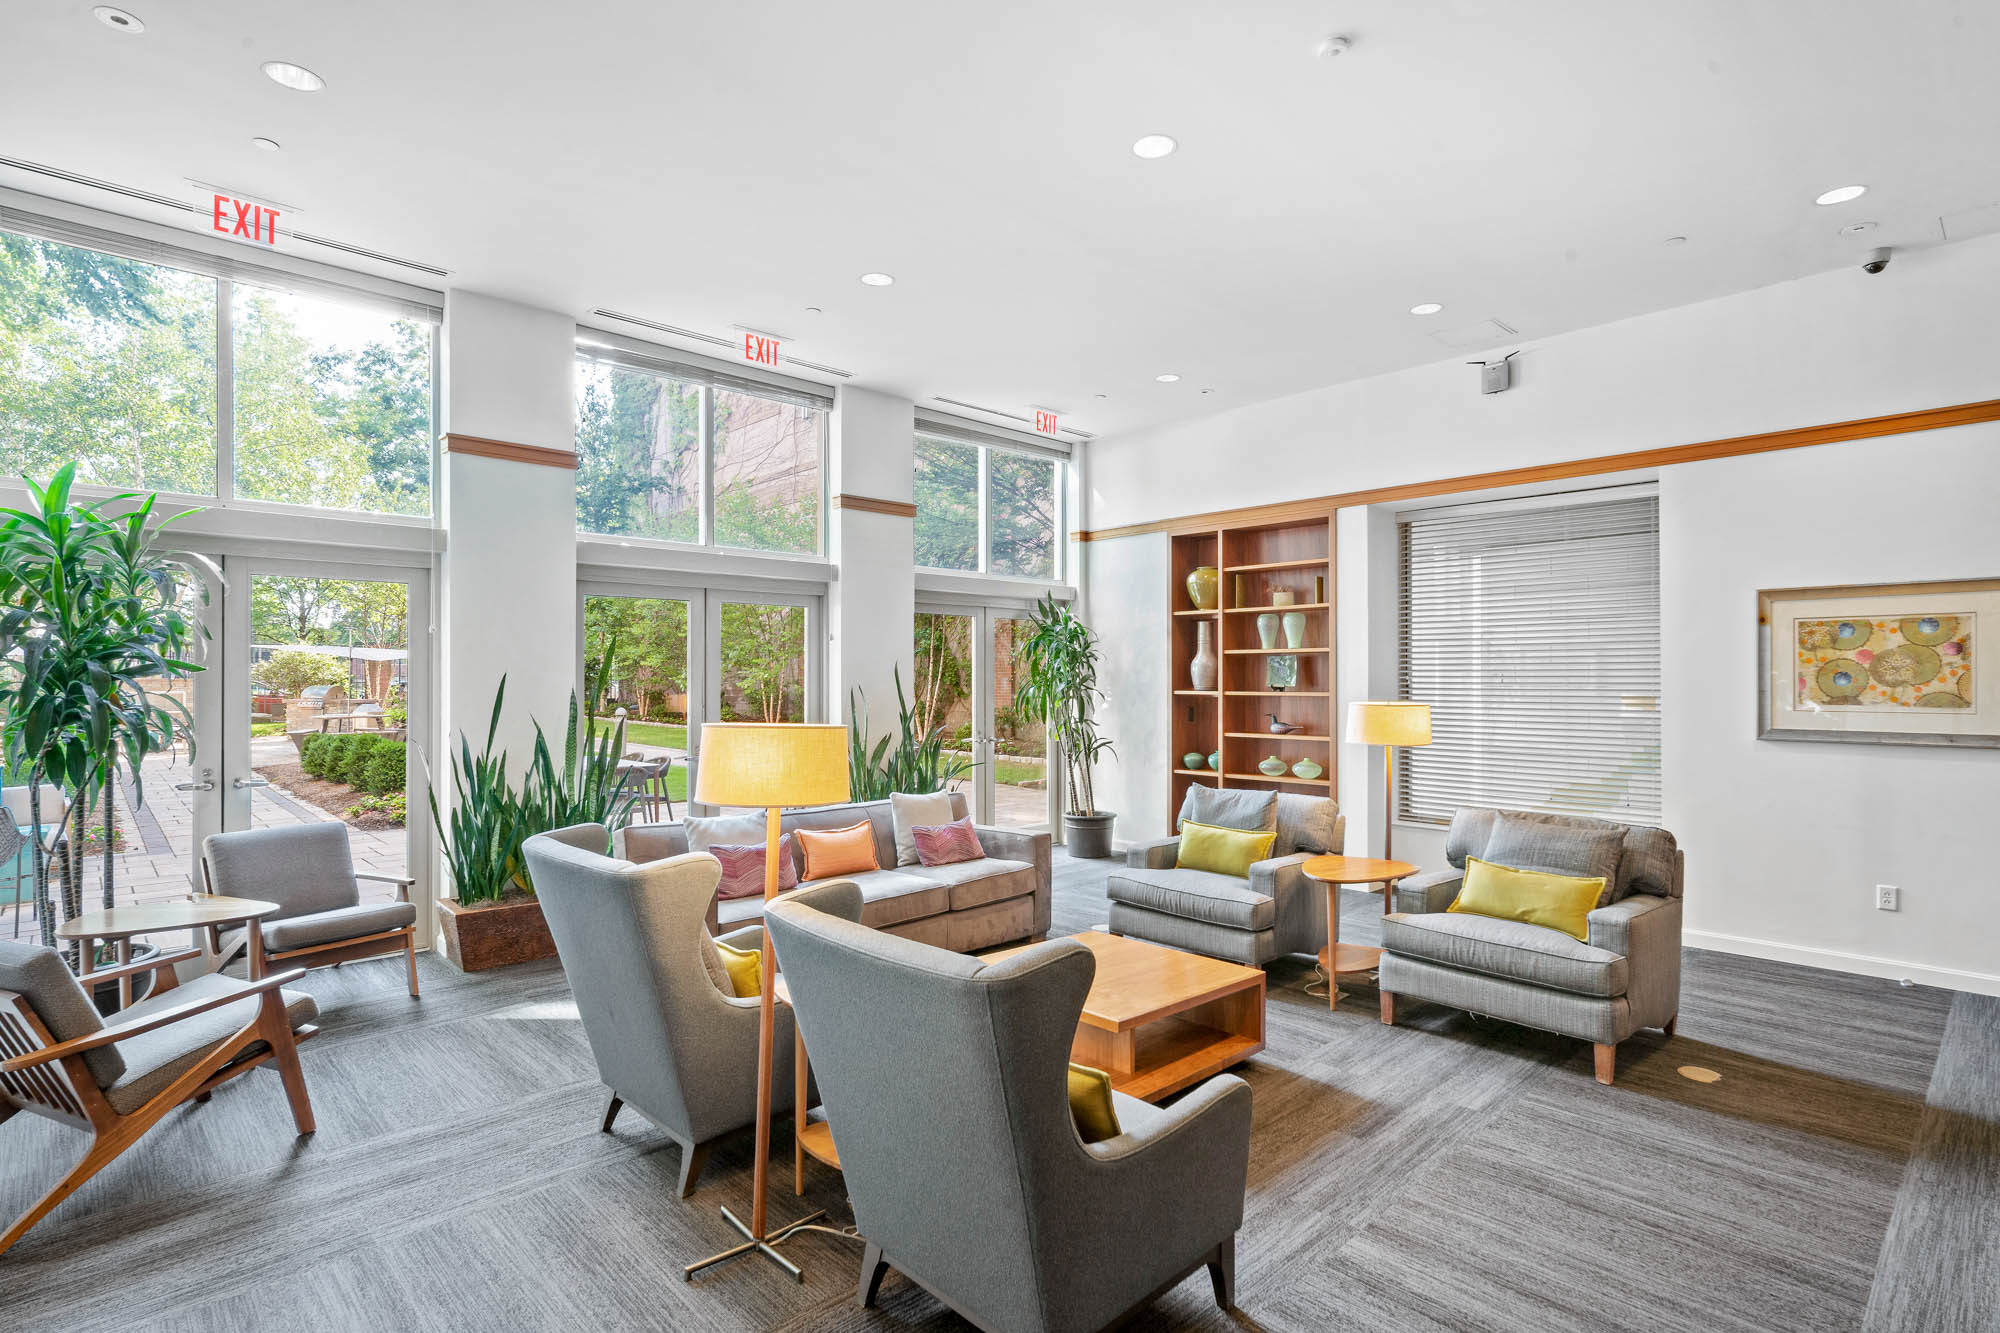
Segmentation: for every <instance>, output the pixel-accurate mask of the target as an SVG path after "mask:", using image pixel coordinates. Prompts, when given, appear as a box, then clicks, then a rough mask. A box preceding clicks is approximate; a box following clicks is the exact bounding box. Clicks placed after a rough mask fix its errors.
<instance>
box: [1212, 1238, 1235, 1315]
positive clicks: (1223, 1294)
mask: <svg viewBox="0 0 2000 1333" xmlns="http://www.w3.org/2000/svg"><path fill="white" fill-rule="evenodd" d="M1208 1281H1209V1285H1210V1286H1212V1287H1214V1288H1215V1303H1216V1305H1217V1307H1218V1308H1220V1309H1224V1310H1233V1309H1235V1308H1236V1237H1234V1236H1231V1237H1230V1238H1229V1239H1228V1240H1225V1241H1223V1242H1222V1244H1220V1245H1218V1246H1216V1247H1215V1257H1214V1258H1213V1259H1210V1260H1209V1261H1208Z"/></svg>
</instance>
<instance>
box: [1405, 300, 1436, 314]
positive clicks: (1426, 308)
mask: <svg viewBox="0 0 2000 1333" xmlns="http://www.w3.org/2000/svg"><path fill="white" fill-rule="evenodd" d="M1442 309H1444V307H1443V306H1441V305H1439V304H1438V303H1437V302H1436V301H1425V302H1424V303H1423V304H1422V305H1413V306H1411V307H1410V313H1411V314H1413V315H1435V314H1436V313H1437V312H1438V311H1440V310H1442Z"/></svg>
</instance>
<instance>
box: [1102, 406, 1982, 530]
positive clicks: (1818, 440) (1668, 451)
mask: <svg viewBox="0 0 2000 1333" xmlns="http://www.w3.org/2000/svg"><path fill="white" fill-rule="evenodd" d="M1981 421H2000V398H1989V399H1986V400H1984V401H1983V402H1977V403H1959V404H1957V405H1955V406H1952V407H1929V408H1924V409H1922V410H1921V411H1916V412H1895V413H1892V414H1890V415H1888V416H1883V417H1862V418H1860V419H1858V420H1854V421H1835V422H1830V423H1828V424H1826V425H1824V426H1800V427H1797V428H1795V429H1792V430H1777V431H1767V432H1765V433H1764V434H1762V435H1738V436H1736V437H1734V438H1733V439H1727V440H1703V441H1701V442H1700V443H1697V444H1672V445H1667V446H1665V447H1662V448H1658V449H1638V450H1634V451H1633V452H1631V453H1624V454H1602V455H1599V456H1598V457H1596V458H1578V459H1573V460H1571V461H1570V462H1567V463H1538V464H1536V465H1534V466H1532V467H1517V468H1507V469H1505V470H1503V471H1499V472H1475V473H1471V474H1469V475H1467V476H1463V477H1445V478H1442V479H1439V480H1436V481H1413V482H1405V483H1403V484H1401V485H1397V486H1377V487H1375V488H1373V489H1371V490H1365V491H1345V492H1342V493H1339V494H1335V495H1316V496H1312V497H1310V498H1308V499H1301V500H1281V501H1278V502H1277V503H1275V504H1267V505H1247V506H1245V507H1243V508H1241V509H1219V510H1213V511H1211V512H1209V513H1206V514H1185V515H1182V516H1180V517H1177V518H1162V519H1155V520H1153V521H1152V522H1149V523H1128V524H1126V525H1125V526H1123V527H1117V528H1094V529H1092V530H1090V531H1088V532H1079V533H1078V534H1077V540H1078V541H1087V542H1091V541H1097V542H1101V541H1109V540H1110V539H1112V538H1114V537H1138V536H1142V535H1144V534H1146V533H1149V532H1164V533H1169V534H1173V535H1179V534H1182V533H1188V532H1202V531H1206V530H1209V529H1213V528H1218V527H1240V526H1244V525H1250V524H1258V523H1286V522H1293V521H1296V520H1298V519H1304V518H1311V517H1314V516H1316V515H1320V514H1324V513H1326V512H1327V511H1328V510H1331V509H1345V508H1348V507H1349V506H1352V505H1370V504H1382V503H1384V502H1386V501H1390V500H1414V499H1421V498H1423V497H1426V496H1432V495H1452V494H1455V493H1457V492H1461V491H1483V490H1487V489H1489V488H1492V487H1497V486H1520V485H1523V484H1527V483H1533V482H1539V481H1562V480H1565V479H1567V478H1570V477H1589V476H1596V475H1599V474H1602V473H1607V472H1629V471H1631V470H1632V469H1634V468H1644V467H1665V466H1668V465H1670V464H1674V463H1701V462H1706V461H1708V460H1710V459H1715V458H1735V457H1739V456H1741V455H1743V454H1765V453H1771V452H1773V451H1775V450H1779V449H1803V448H1806V447H1808V446H1810V445H1815V444H1838V443H1839V442H1841V441H1842V440H1865V439H1870V438H1873V437H1875V436H1878V435H1907V434H1910V433H1912V432H1915V431H1925V430H1943V429H1944V428H1946V427H1948V426H1969V425H1972V424H1974V423H1976V422H1981Z"/></svg>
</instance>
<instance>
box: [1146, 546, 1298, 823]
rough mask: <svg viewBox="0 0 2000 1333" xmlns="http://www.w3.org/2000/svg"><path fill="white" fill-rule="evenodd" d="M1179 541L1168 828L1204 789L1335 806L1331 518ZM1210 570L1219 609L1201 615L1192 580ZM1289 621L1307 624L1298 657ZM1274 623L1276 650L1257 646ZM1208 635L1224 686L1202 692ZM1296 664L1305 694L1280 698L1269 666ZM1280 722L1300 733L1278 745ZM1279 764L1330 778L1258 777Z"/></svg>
mask: <svg viewBox="0 0 2000 1333" xmlns="http://www.w3.org/2000/svg"><path fill="white" fill-rule="evenodd" d="M1171 540H1172V552H1173V556H1172V559H1171V560H1170V561H1169V564H1170V566H1171V569H1170V573H1171V575H1172V580H1173V581H1172V584H1171V586H1170V587H1169V588H1168V598H1169V602H1168V605H1169V608H1170V611H1169V615H1170V618H1171V622H1172V626H1173V630H1172V633H1171V634H1170V635H1169V641H1170V643H1171V645H1172V650H1173V654H1174V661H1173V664H1172V666H1173V670H1172V672H1171V674H1170V677H1169V678H1170V679H1171V680H1172V682H1173V685H1172V689H1173V700H1172V704H1173V746H1172V750H1173V753H1172V755H1171V756H1170V759H1169V765H1170V768H1171V772H1170V774H1169V778H1168V789H1167V798H1168V817H1169V819H1170V820H1171V818H1172V817H1173V816H1174V815H1176V814H1178V813H1179V811H1180V806H1181V801H1182V800H1183V799H1184V798H1185V797H1186V795H1187V789H1188V788H1189V787H1190V786H1191V785H1193V784H1195V783H1197V782H1205V783H1207V784H1209V785H1210V786H1215V785H1218V784H1226V785H1228V786H1232V787H1249V788H1263V789H1266V790H1274V791H1293V792H1314V793H1319V792H1324V793H1326V794H1328V795H1332V794H1333V793H1334V788H1335V780H1334V772H1333V769H1334V756H1333V745H1332V739H1333V670H1334V644H1333V616H1334V564H1333V540H1334V518H1333V514H1332V512H1331V511H1329V512H1328V513H1326V514H1325V515H1324V516H1321V517H1315V518H1307V519H1299V520H1293V521H1290V522H1283V523H1253V524H1246V525H1243V526H1240V527H1218V528H1215V529H1214V530H1212V531H1202V532H1189V533H1181V534H1176V535H1175V536H1174V537H1173V538H1172V539H1171ZM1203 565H1213V566H1215V567H1216V568H1217V569H1218V570H1219V571H1220V578H1219V580H1218V583H1219V586H1218V589H1217V603H1218V605H1217V606H1216V607H1215V608H1213V609H1200V608H1197V607H1195V606H1194V604H1193V602H1192V600H1191V599H1190V598H1189V596H1188V591H1187V578H1188V575H1189V574H1191V573H1192V572H1194V570H1196V569H1197V568H1200V567H1201V566H1203ZM1239 583H1240V584H1241V585H1242V587H1241V594H1242V595H1241V596H1240V597H1239V596H1238V591H1239V590H1238V586H1237V585H1238V584H1239ZM1279 595H1288V596H1290V597H1291V599H1292V600H1291V601H1290V602H1289V603H1282V604H1281V603H1279V602H1278V601H1276V600H1274V598H1275V597H1277V596H1279ZM1287 612H1298V613H1300V614H1301V615H1303V616H1304V617H1305V633H1304V635H1303V636H1302V640H1301V643H1300V645H1299V646H1298V647H1297V648H1292V647H1290V646H1289V645H1288V644H1286V642H1285V640H1284V638H1283V625H1282V617H1283V616H1284V615H1285V614H1286V613H1287ZM1265 615H1271V616H1276V617H1279V618H1280V620H1279V622H1278V624H1277V626H1276V633H1277V635H1278V639H1277V643H1276V645H1275V646H1271V647H1266V646H1265V644H1264V642H1263V640H1262V638H1261V637H1260V634H1259V630H1258V620H1259V617H1261V616H1265ZM1267 623H1269V622H1267ZM1201 625H1207V626H1208V627H1209V629H1208V632H1209V634H1210V635H1211V636H1212V641H1213V643H1214V646H1215V653H1216V662H1217V673H1218V681H1217V688H1216V689H1215V690H1213V691H1197V690H1195V689H1194V688H1193V687H1192V684H1191V679H1190V676H1189V664H1190V663H1191V662H1192V661H1193V659H1194V655H1195V650H1196V647H1197V645H1198V643H1199V641H1200V640H1199V634H1200V630H1199V628H1198V627H1199V626H1201ZM1287 654H1289V655H1291V656H1293V657H1295V658H1296V659H1297V663H1298V676H1297V680H1296V683H1295V684H1293V685H1292V686H1290V687H1288V688H1286V689H1283V690H1274V689H1272V688H1270V683H1269V679H1268V677H1267V675H1266V672H1267V670H1268V669H1269V665H1270V660H1271V659H1272V658H1274V657H1279V656H1283V655H1287ZM1272 714H1275V715H1276V716H1277V717H1278V719H1279V720H1280V721H1282V722H1287V723H1290V724H1292V725H1294V726H1297V727H1299V728H1300V730H1299V731H1297V732H1295V733H1292V734H1289V735H1283V736H1278V735H1273V734H1272V733H1271V731H1270V726H1269V723H1270V715H1272ZM1188 754H1199V755H1202V756H1204V761H1205V759H1206V756H1208V755H1211V754H1220V755H1221V756H1222V771H1221V772H1219V773H1218V772H1216V771H1215V770H1213V769H1211V768H1209V767H1208V766H1207V764H1206V762H1204V763H1203V765H1202V766H1201V767H1199V768H1196V767H1190V766H1188V765H1185V764H1183V763H1182V758H1183V756H1185V755H1188ZM1274 754H1275V755H1277V756H1278V757H1279V758H1280V759H1283V760H1284V761H1285V763H1286V764H1287V765H1288V766H1289V765H1291V764H1293V763H1296V762H1297V761H1298V760H1300V759H1308V758H1309V759H1311V760H1312V761H1313V762H1314V763H1317V764H1319V765H1321V766H1322V768H1323V769H1324V770H1325V771H1324V772H1323V773H1322V774H1321V775H1320V776H1319V777H1317V778H1310V779H1308V778H1300V777H1295V776H1294V775H1292V774H1291V773H1289V772H1288V773H1286V774H1285V775H1284V776H1283V777H1277V778H1273V777H1267V776H1265V775H1264V774H1263V773H1260V772H1258V771H1257V765H1258V763H1259V762H1260V761H1262V760H1263V759H1264V758H1265V757H1266V756H1267V755H1274Z"/></svg>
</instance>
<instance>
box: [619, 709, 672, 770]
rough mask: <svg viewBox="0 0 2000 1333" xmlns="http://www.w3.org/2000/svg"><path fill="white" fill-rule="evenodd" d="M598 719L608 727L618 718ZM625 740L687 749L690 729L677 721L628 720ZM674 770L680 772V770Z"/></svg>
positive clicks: (631, 742)
mask: <svg viewBox="0 0 2000 1333" xmlns="http://www.w3.org/2000/svg"><path fill="white" fill-rule="evenodd" d="M597 720H598V721H599V722H601V723H603V724H604V725H605V726H607V727H608V726H610V725H611V724H612V723H613V722H615V721H616V720H617V719H616V718H609V717H600V718H598V719H597ZM625 740H626V742H627V743H628V744H631V745H665V746H668V747H670V748H672V749H675V750H685V749H687V743H688V729H687V728H686V727H685V726H683V725H681V724H679V723H675V722H627V723H626V724H625ZM674 771H675V772H676V773H678V772H679V771H680V770H679V769H676V770H674Z"/></svg>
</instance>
